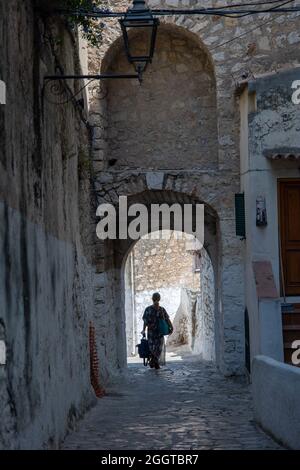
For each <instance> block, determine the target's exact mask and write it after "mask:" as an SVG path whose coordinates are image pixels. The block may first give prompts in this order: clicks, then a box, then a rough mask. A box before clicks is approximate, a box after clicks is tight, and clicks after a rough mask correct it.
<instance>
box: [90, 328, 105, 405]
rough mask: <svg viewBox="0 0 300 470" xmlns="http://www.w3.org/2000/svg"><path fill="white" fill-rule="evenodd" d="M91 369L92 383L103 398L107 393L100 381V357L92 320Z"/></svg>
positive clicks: (98, 395)
mask: <svg viewBox="0 0 300 470" xmlns="http://www.w3.org/2000/svg"><path fill="white" fill-rule="evenodd" d="M90 370H91V384H92V387H93V389H94V391H95V394H96V397H97V398H102V397H103V396H104V395H105V390H104V389H103V388H102V387H101V386H100V383H99V359H98V353H97V345H96V331H95V327H94V326H93V324H92V322H90Z"/></svg>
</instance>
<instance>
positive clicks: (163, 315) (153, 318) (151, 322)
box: [141, 292, 173, 369]
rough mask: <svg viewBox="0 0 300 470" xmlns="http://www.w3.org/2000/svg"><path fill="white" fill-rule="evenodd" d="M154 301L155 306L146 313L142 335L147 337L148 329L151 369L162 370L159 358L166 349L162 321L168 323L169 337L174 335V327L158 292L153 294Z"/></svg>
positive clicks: (151, 306)
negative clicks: (161, 326) (161, 328)
mask: <svg viewBox="0 0 300 470" xmlns="http://www.w3.org/2000/svg"><path fill="white" fill-rule="evenodd" d="M152 301H153V304H152V305H150V306H149V307H147V308H146V310H145V312H144V315H143V321H144V329H143V331H142V333H141V334H142V335H143V336H145V334H146V328H147V329H148V331H147V337H148V343H149V349H150V360H149V365H150V367H151V368H155V369H160V365H159V358H160V356H161V354H162V351H163V348H164V334H163V333H162V332H161V330H160V320H164V321H165V322H166V323H167V325H168V327H169V335H171V334H172V333H173V325H172V323H171V320H170V317H169V315H168V314H167V312H166V310H165V309H164V307H161V306H160V304H159V302H160V294H159V293H158V292H155V293H154V294H153V296H152Z"/></svg>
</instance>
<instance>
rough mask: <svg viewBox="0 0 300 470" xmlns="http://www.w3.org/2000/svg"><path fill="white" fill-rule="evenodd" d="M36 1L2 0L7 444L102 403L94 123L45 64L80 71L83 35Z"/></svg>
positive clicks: (34, 442) (1, 442)
mask: <svg viewBox="0 0 300 470" xmlns="http://www.w3.org/2000/svg"><path fill="white" fill-rule="evenodd" d="M33 6H34V5H33V2H32V1H30V0H26V1H23V0H22V1H21V0H11V1H10V2H6V1H4V0H1V1H0V37H1V48H0V77H1V79H2V80H4V81H5V82H6V84H7V104H6V105H5V106H1V107H0V113H1V115H0V142H1V147H0V214H1V216H0V217H1V221H2V223H1V227H0V325H1V337H2V338H3V337H4V340H5V344H6V348H7V361H6V365H1V366H0V374H1V375H0V415H1V424H0V448H5V449H13V448H22V449H24V448H26V449H29V448H35V449H36V448H57V447H58V445H59V442H60V440H61V439H62V438H63V437H64V435H65V433H66V430H67V428H68V427H70V426H72V425H73V424H74V422H75V421H76V420H77V419H78V418H79V417H80V416H81V415H82V414H83V413H84V411H85V410H86V409H87V408H88V407H89V406H91V404H92V403H93V402H94V395H93V393H92V389H91V386H90V371H89V338H88V332H89V320H90V319H92V315H93V308H94V303H93V271H94V270H93V268H92V265H91V257H90V256H89V239H90V236H89V235H88V234H89V231H90V228H89V227H88V221H89V220H90V214H91V208H90V183H89V179H88V175H87V174H86V168H87V166H88V164H89V158H90V155H89V146H90V145H89V142H90V140H89V130H88V127H87V125H86V119H85V112H84V110H82V108H81V109H80V108H78V107H77V106H74V102H71V101H70V100H69V102H68V103H65V104H64V105H63V106H59V105H57V104H53V103H51V102H50V101H57V100H61V99H63V101H65V100H66V99H68V96H64V95H61V96H53V94H51V93H49V90H46V89H45V88H44V85H45V82H44V75H45V74H47V73H50V74H53V73H55V72H56V66H58V65H60V66H61V67H62V69H61V70H64V71H69V72H72V71H77V72H79V65H78V55H77V52H76V50H77V46H76V39H75V38H74V37H73V36H72V34H71V33H70V32H68V31H67V30H66V29H65V26H64V25H63V24H62V23H60V22H59V21H58V20H54V21H52V20H49V19H48V20H47V19H45V18H43V17H42V16H41V15H39V14H38V13H37V12H36V11H35V10H34V8H33ZM69 85H70V87H71V89H72V90H73V86H75V87H77V86H80V84H75V85H73V83H69ZM78 98H80V95H79V96H78ZM83 237H84V243H83ZM2 338H1V339H2Z"/></svg>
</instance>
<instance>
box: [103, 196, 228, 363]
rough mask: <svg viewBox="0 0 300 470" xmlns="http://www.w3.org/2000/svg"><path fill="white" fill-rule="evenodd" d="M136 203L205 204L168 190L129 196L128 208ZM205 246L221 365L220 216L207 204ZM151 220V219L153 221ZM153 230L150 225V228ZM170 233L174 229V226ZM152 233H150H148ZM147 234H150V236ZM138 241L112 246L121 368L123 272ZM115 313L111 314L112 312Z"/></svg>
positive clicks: (123, 359)
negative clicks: (210, 270) (210, 276)
mask: <svg viewBox="0 0 300 470" xmlns="http://www.w3.org/2000/svg"><path fill="white" fill-rule="evenodd" d="M135 203H142V204H145V205H146V206H147V207H148V208H150V206H151V204H162V203H167V204H168V205H172V204H174V203H178V204H196V203H198V204H201V203H203V201H201V200H199V199H198V198H196V197H193V196H191V195H189V194H184V193H177V192H175V191H167V190H161V191H159V190H146V191H143V192H139V193H134V194H132V193H131V194H128V207H130V206H131V205H132V204H135ZM204 205H205V242H204V247H205V249H206V251H207V253H208V254H209V257H210V259H211V262H212V266H213V271H214V287H215V301H214V312H215V313H214V323H215V332H214V334H215V338H214V343H215V346H216V351H215V357H216V362H217V364H219V365H220V362H221V358H220V350H219V345H220V343H222V338H221V336H220V335H222V311H221V310H220V308H219V307H220V304H221V303H220V295H221V290H220V281H219V279H220V266H221V261H220V250H221V247H220V232H219V221H218V214H217V213H216V211H215V210H214V209H213V208H212V207H211V206H209V205H208V204H205V203H204ZM150 219H151V217H150ZM149 227H150V224H149ZM170 228H171V230H172V229H174V226H173V225H172V224H171V227H170ZM149 232H150V231H149ZM149 232H148V233H149ZM135 243H136V241H134V240H131V239H126V240H115V241H114V242H112V244H111V251H110V259H111V260H113V273H114V289H113V292H114V296H115V302H114V306H113V310H114V314H113V318H114V319H115V322H116V324H118V327H117V355H118V357H117V358H116V362H117V364H118V366H119V367H121V368H123V367H125V366H126V336H125V334H126V333H125V332H126V325H125V310H124V309H125V280H124V277H125V276H124V271H125V264H126V260H127V257H128V254H129V253H130V251H131V250H132V248H133V246H134V244H135ZM111 313H112V312H111Z"/></svg>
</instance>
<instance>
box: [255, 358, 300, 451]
mask: <svg viewBox="0 0 300 470" xmlns="http://www.w3.org/2000/svg"><path fill="white" fill-rule="evenodd" d="M252 390H253V397H254V412H255V419H256V421H257V422H258V423H259V424H260V425H261V426H262V427H263V429H265V430H266V431H267V432H269V433H271V434H272V435H273V436H274V437H275V438H276V439H277V440H279V441H281V442H282V443H283V444H285V445H286V446H288V447H290V448H291V449H298V450H299V449H300V407H299V396H300V369H299V368H297V367H293V366H289V365H287V364H282V363H281V362H278V361H275V360H274V359H271V358H268V357H266V356H257V357H255V358H254V360H253V364H252Z"/></svg>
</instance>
